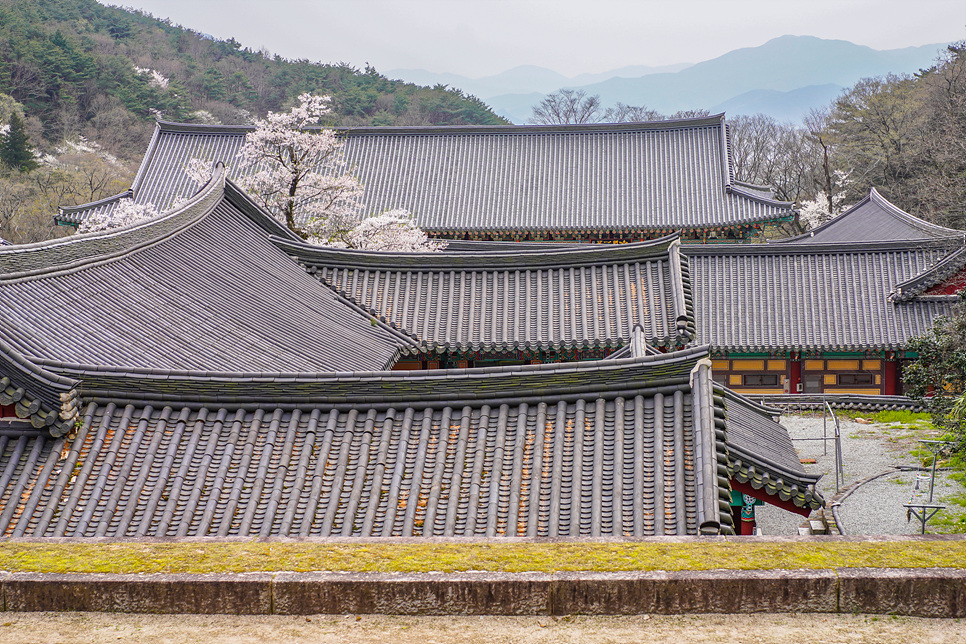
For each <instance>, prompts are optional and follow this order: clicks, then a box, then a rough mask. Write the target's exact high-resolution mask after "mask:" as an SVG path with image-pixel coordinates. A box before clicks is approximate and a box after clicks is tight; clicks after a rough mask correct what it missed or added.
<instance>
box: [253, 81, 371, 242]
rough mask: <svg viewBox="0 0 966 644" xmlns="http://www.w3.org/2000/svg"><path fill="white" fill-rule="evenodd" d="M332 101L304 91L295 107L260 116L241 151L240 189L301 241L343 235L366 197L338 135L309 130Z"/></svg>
mask: <svg viewBox="0 0 966 644" xmlns="http://www.w3.org/2000/svg"><path fill="white" fill-rule="evenodd" d="M328 103H329V97H328V96H312V95H311V94H302V95H301V96H299V104H298V105H296V106H295V107H293V108H292V110H291V111H289V112H282V113H276V112H269V113H268V116H267V117H266V118H265V119H257V120H256V121H255V130H254V131H253V132H251V133H249V134H248V136H246V137H245V145H244V146H243V147H242V149H241V150H240V151H239V157H240V159H241V161H242V163H243V164H244V165H245V167H244V168H243V171H244V174H245V178H244V179H242V180H241V182H240V183H241V184H242V187H244V188H245V189H246V190H247V191H248V192H249V193H251V194H252V195H253V196H254V197H255V199H256V200H257V201H259V202H260V203H261V205H262V206H263V207H264V208H265V209H266V210H268V211H269V212H271V213H272V214H273V215H275V217H277V218H278V219H279V220H280V221H282V222H283V223H284V224H285V225H286V226H288V228H289V229H290V230H292V231H293V232H295V233H296V234H298V235H299V236H301V237H302V238H303V239H305V238H309V237H312V238H316V239H319V240H321V241H322V242H327V241H330V240H334V239H337V238H339V237H342V236H344V235H345V234H346V233H347V232H348V231H349V230H351V229H352V228H353V227H354V226H355V225H356V224H357V223H358V222H359V219H360V212H359V208H360V206H361V203H360V199H361V197H362V184H361V183H359V180H358V179H356V178H355V177H353V176H352V175H351V174H349V173H347V172H346V171H345V169H346V162H345V159H344V158H343V155H342V149H343V145H344V144H343V142H342V140H341V139H340V137H339V136H338V134H336V132H334V131H332V130H330V129H326V128H322V129H308V128H311V127H312V126H315V125H318V123H319V120H320V119H321V118H322V117H323V116H324V115H325V114H327V113H328V112H329V107H328ZM296 213H297V214H298V216H299V217H301V218H303V220H304V221H305V222H306V223H305V225H304V226H300V225H299V222H296Z"/></svg>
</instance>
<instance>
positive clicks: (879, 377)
mask: <svg viewBox="0 0 966 644" xmlns="http://www.w3.org/2000/svg"><path fill="white" fill-rule="evenodd" d="M875 384H877V385H881V384H882V376H880V375H879V374H875Z"/></svg>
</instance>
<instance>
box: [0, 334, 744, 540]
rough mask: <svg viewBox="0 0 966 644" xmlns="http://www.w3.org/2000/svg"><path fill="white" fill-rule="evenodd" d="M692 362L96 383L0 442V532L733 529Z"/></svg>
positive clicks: (721, 462)
mask: <svg viewBox="0 0 966 644" xmlns="http://www.w3.org/2000/svg"><path fill="white" fill-rule="evenodd" d="M706 355H707V354H706V349H704V348H701V349H692V350H689V351H683V352H677V353H671V354H663V355H659V356H647V357H641V358H630V359H625V360H618V361H611V362H608V363H605V364H603V365H602V364H589V363H581V364H559V365H539V366H532V367H523V368H517V369H516V370H506V369H501V368H494V369H488V370H471V371H470V372H463V371H462V370H452V371H441V372H434V373H428V374H425V375H421V376H420V378H417V379H416V380H425V381H426V382H425V383H424V384H425V387H424V388H425V389H426V390H427V391H432V392H436V395H435V396H428V397H427V395H426V394H425V393H423V392H422V391H421V390H420V388H419V387H416V388H415V389H410V388H409V385H408V384H407V383H406V381H407V380H410V378H407V377H406V376H405V375H402V376H400V375H398V374H344V375H341V376H336V375H332V376H330V377H329V378H328V379H327V380H326V379H320V380H319V382H318V383H316V384H315V385H313V386H311V387H308V388H307V389H306V390H305V391H301V392H296V393H295V394H294V395H293V396H292V397H291V399H290V400H289V404H282V405H275V404H269V405H264V406H263V405H261V404H259V403H258V402H257V400H258V397H257V395H256V396H255V397H254V398H253V400H255V401H256V402H255V404H253V405H248V406H246V405H238V404H228V403H225V404H222V402H220V401H224V396H225V394H224V392H222V391H221V390H219V389H217V388H212V389H200V390H199V389H196V388H194V386H193V380H200V377H192V378H189V379H185V380H183V381H182V380H179V379H178V378H174V379H173V380H174V382H173V384H172V383H169V384H163V383H160V382H158V383H156V388H157V389H158V390H161V389H166V390H167V391H168V392H169V393H170V394H171V395H172V396H174V397H175V398H177V397H179V396H180V398H181V402H178V403H174V402H173V401H172V402H171V403H170V404H163V403H158V404H150V403H149V404H144V403H142V404H140V405H134V404H132V405H125V404H124V403H123V402H121V401H117V402H104V401H101V400H100V396H101V394H102V393H103V392H101V391H100V390H99V389H97V388H98V387H100V386H102V385H104V383H105V382H106V381H104V382H98V381H96V380H94V381H93V382H92V383H91V384H90V385H87V386H88V388H90V389H91V391H90V392H89V394H90V395H91V400H93V401H94V402H92V403H91V404H90V405H89V406H88V407H87V409H86V410H85V412H84V414H83V418H84V422H83V424H82V425H81V428H80V430H79V433H78V435H77V437H76V439H74V440H73V441H72V442H66V441H65V440H64V439H59V440H52V439H50V438H45V437H43V436H39V437H28V436H24V437H22V438H19V439H16V438H10V437H8V436H0V472H2V473H3V479H2V480H0V491H2V492H0V534H3V535H6V536H49V537H54V536H89V537H92V536H109V537H120V536H128V537H160V536H201V535H211V536H230V535H242V536H272V535H287V536H299V535H322V536H326V535H341V536H388V535H402V536H429V535H455V536H461V535H466V536H470V535H476V536H504V535H505V536H513V535H519V536H577V535H586V536H602V535H615V536H624V535H627V536H631V535H634V536H645V535H655V534H657V535H661V534H718V533H724V534H727V533H731V532H732V531H733V525H732V522H731V516H730V511H729V507H728V501H729V498H730V497H729V485H728V479H727V477H726V476H725V475H724V474H723V473H724V472H727V469H728V466H729V462H728V448H727V446H726V444H725V440H726V425H725V410H724V405H723V404H722V398H721V392H720V390H718V392H717V395H715V394H714V393H713V389H712V383H711V380H710V371H709V362H708V361H707V360H706V358H705V356H706ZM393 378H398V380H396V381H393ZM387 379H388V381H389V382H388V384H387ZM224 380H225V381H226V383H227V384H229V385H230V384H233V383H234V384H238V385H240V386H241V384H242V379H241V378H236V379H232V378H226V379H224ZM340 383H341V384H340ZM548 383H549V384H548ZM249 386H255V387H256V388H258V387H263V388H264V387H266V386H267V383H261V384H259V383H255V384H254V385H252V383H249ZM548 386H549V387H551V388H552V391H549V392H546V393H545V392H543V389H544V388H545V387H548ZM387 387H388V388H387ZM370 392H373V393H370ZM380 392H381V393H380ZM395 394H399V395H400V396H402V397H401V398H400V399H398V400H397V399H395V398H394V395H395ZM148 397H150V396H148ZM62 457H63V458H62Z"/></svg>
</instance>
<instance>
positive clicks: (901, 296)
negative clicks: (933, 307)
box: [889, 246, 966, 303]
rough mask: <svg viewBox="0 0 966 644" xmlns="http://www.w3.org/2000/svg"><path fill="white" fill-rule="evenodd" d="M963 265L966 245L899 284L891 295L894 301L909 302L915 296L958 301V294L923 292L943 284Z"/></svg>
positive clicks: (960, 269)
mask: <svg viewBox="0 0 966 644" xmlns="http://www.w3.org/2000/svg"><path fill="white" fill-rule="evenodd" d="M963 267H966V246H964V247H963V248H960V249H959V250H957V251H954V252H952V253H949V254H948V255H946V256H945V257H944V258H943V259H942V260H940V261H939V262H936V264H934V265H933V266H930V267H929V268H927V269H926V270H924V271H923V272H921V273H919V274H918V275H915V276H913V277H911V278H910V279H908V280H906V281H904V282H901V283H899V284H897V285H896V286H895V288H894V289H893V291H892V293H890V296H889V297H890V299H891V300H892V301H893V302H897V303H898V302H908V301H909V300H911V299H913V298H917V299H922V300H927V299H934V300H936V301H943V300H946V301H956V300H958V299H959V296H958V295H937V296H929V295H923V293H924V292H926V291H928V290H929V289H930V288H932V287H933V286H936V285H938V284H942V283H943V282H945V281H946V280H948V279H950V278H952V277H954V276H955V275H956V274H957V273H959V272H960V271H962V270H963Z"/></svg>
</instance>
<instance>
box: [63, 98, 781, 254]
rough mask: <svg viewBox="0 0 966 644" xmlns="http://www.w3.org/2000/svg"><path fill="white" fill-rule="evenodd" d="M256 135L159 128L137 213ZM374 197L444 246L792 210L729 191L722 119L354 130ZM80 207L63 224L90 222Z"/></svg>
mask: <svg viewBox="0 0 966 644" xmlns="http://www.w3.org/2000/svg"><path fill="white" fill-rule="evenodd" d="M248 131H250V128H245V127H235V126H203V125H190V124H175V123H165V122H162V123H159V124H158V127H157V130H156V132H155V135H154V137H153V139H152V141H151V144H150V146H149V148H148V150H147V152H146V154H145V156H144V160H143V161H142V164H141V168H140V170H139V171H138V174H137V176H136V178H135V181H134V186H133V191H134V197H135V200H136V201H137V202H139V203H152V204H154V205H155V206H156V207H158V208H161V209H164V208H167V207H169V206H170V205H171V204H172V203H173V202H174V201H175V200H176V199H178V198H180V197H186V196H188V195H190V194H192V193H193V192H194V190H195V189H196V188H197V186H196V185H195V184H194V183H193V182H192V181H191V180H190V179H188V177H187V176H186V175H185V172H184V166H185V164H186V163H187V162H188V161H189V160H190V159H192V158H196V157H197V158H202V159H205V160H211V161H222V162H224V163H225V164H226V165H227V166H228V167H229V168H230V170H229V172H230V176H231V177H232V178H233V179H238V178H239V176H238V172H239V170H238V163H237V161H236V155H237V153H238V150H239V149H240V147H241V146H242V144H243V143H244V137H245V134H246V133H247V132H248ZM340 131H341V132H343V134H344V137H345V143H346V146H345V153H346V159H347V160H348V162H349V164H350V165H351V166H352V167H354V168H355V172H356V174H357V176H358V177H359V178H360V179H361V181H362V183H363V184H364V185H365V187H366V194H365V197H364V212H367V213H378V212H382V211H383V210H386V209H390V208H405V209H408V210H409V211H410V212H412V213H414V216H415V218H416V220H417V222H418V223H419V224H420V225H421V226H422V227H423V228H424V229H426V230H428V231H430V232H432V233H434V234H440V235H448V236H452V235H456V234H461V233H466V234H469V233H473V234H484V235H485V234H500V235H505V234H510V233H520V234H526V233H527V232H534V233H542V232H546V231H555V232H557V233H560V232H566V231H573V232H581V233H586V232H591V231H596V232H615V233H620V232H628V233H633V232H642V233H648V234H651V233H654V232H656V231H666V232H671V231H675V230H694V229H698V230H723V229H730V228H736V229H740V228H747V227H749V226H755V225H759V224H763V223H767V222H773V221H780V220H787V219H788V218H790V217H791V216H793V214H794V213H793V211H792V205H791V204H789V203H785V202H779V201H775V200H774V199H772V198H770V197H769V196H768V194H767V193H766V192H765V191H763V190H760V189H755V188H752V187H748V186H745V185H743V184H740V183H738V182H736V181H735V180H734V173H733V169H732V166H731V162H730V153H729V146H728V137H727V124H726V121H725V118H724V115H716V116H712V117H706V118H699V119H684V120H677V121H657V122H649V123H629V124H602V125H580V126H576V125H573V126H449V127H408V128H399V127H393V128H375V127H368V128H345V129H341V130H340ZM87 212H88V211H87V210H86V209H85V208H84V207H77V208H71V209H64V210H63V211H62V213H61V215H60V217H61V219H63V220H64V221H72V222H77V221H81V220H83V219H85V218H86V217H87V216H88V215H87Z"/></svg>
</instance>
